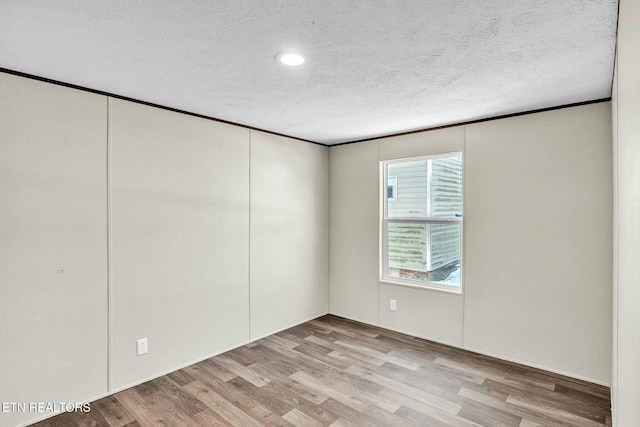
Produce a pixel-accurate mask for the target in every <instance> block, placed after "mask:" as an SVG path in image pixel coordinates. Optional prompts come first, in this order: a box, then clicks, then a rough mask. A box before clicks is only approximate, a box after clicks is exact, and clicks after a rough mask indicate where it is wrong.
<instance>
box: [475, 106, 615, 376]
mask: <svg viewBox="0 0 640 427" xmlns="http://www.w3.org/2000/svg"><path fill="white" fill-rule="evenodd" d="M610 123H611V121H610V104H609V103H598V104H593V105H588V106H583V107H577V108H567V109H562V110H556V111H549V112H545V113H540V114H532V115H526V116H520V117H514V118H511V119H505V120H500V121H490V122H484V123H478V124H473V125H469V126H466V130H465V133H466V145H465V165H466V169H465V172H466V175H465V180H466V181H465V190H466V196H465V215H466V223H465V230H466V234H465V242H466V247H465V254H466V260H465V271H464V274H465V293H466V295H465V308H464V346H465V348H467V349H469V350H473V351H477V352H480V353H486V354H491V355H495V356H498V357H503V358H505V359H509V360H514V361H518V362H523V363H525V364H531V365H535V366H540V367H542V368H549V369H552V370H554V371H558V372H562V373H567V374H569V375H573V376H576V377H579V378H585V379H588V380H594V381H597V382H600V383H609V381H610V365H611V356H610V354H611V348H610V340H611V268H612V245H611V241H612V237H611V236H612V234H611V229H612V208H611V207H612V179H611V176H612V164H611V138H610V133H611V124H610Z"/></svg>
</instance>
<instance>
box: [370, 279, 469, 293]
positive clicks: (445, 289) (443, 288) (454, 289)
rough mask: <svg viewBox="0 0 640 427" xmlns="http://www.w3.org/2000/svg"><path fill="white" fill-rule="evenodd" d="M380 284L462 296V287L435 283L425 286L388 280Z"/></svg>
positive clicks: (381, 280) (381, 281) (382, 280)
mask: <svg viewBox="0 0 640 427" xmlns="http://www.w3.org/2000/svg"><path fill="white" fill-rule="evenodd" d="M380 283H381V284H383V285H392V286H404V287H406V288H414V289H422V290H425V291H436V292H444V293H446V294H452V295H458V296H461V295H462V286H458V287H453V286H446V285H438V284H437V283H433V282H426V283H425V284H424V285H423V284H417V283H416V284H414V283H407V282H400V281H394V280H392V279H388V278H384V279H380Z"/></svg>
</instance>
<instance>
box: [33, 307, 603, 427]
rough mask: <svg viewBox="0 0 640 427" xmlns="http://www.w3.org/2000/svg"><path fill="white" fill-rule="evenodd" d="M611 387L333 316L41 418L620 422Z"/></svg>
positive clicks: (457, 426) (127, 422)
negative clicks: (80, 408) (82, 409)
mask: <svg viewBox="0 0 640 427" xmlns="http://www.w3.org/2000/svg"><path fill="white" fill-rule="evenodd" d="M609 393H610V391H609V389H608V388H607V387H603V386H600V385H596V384H590V383H587V382H585V381H581V380H577V379H574V378H568V377H564V376H562V375H559V374H554V373H548V372H545V371H542V370H540V369H535V368H529V367H526V366H522V365H518V364H515V363H512V362H506V361H502V360H498V359H494V358H491V357H487V356H482V355H479V354H476V353H471V352H469V351H466V350H461V349H458V348H453V347H449V346H446V345H444V344H438V343H433V342H429V341H427V340H424V339H421V338H416V337H411V336H408V335H404V334H401V333H398V332H394V331H388V330H385V329H382V328H378V327H376V326H371V325H364V324H362V323H358V322H354V321H350V320H347V319H343V318H339V317H336V316H330V315H327V316H323V317H320V318H318V319H315V320H312V321H310V322H306V323H303V324H301V325H298V326H295V327H292V328H289V329H287V330H284V331H281V332H279V333H277V334H274V335H271V336H269V337H265V338H263V339H260V340H257V341H255V342H252V343H250V344H248V345H245V346H242V347H239V348H236V349H234V350H231V351H229V352H226V353H224V354H221V355H219V356H216V357H212V358H210V359H207V360H204V361H202V362H199V363H196V364H193V365H190V366H187V367H186V368H184V369H180V370H178V371H175V372H172V373H170V374H167V375H165V376H161V377H158V378H156V379H154V380H151V381H147V382H146V383H144V384H140V385H138V386H135V387H132V388H130V389H127V390H124V391H121V392H119V393H116V394H114V395H112V396H107V397H105V398H103V399H100V400H98V401H95V402H93V403H92V404H91V411H90V412H88V413H79V412H78V413H63V414H60V415H58V416H55V417H52V418H50V419H48V420H45V421H41V422H39V423H37V424H35V425H37V426H70V427H80V426H92V427H94V426H95V427H99V426H104V427H126V426H128V427H138V426H143V427H147V426H158V425H161V426H174V425H175V426H181V425H182V426H186V425H190V426H191V425H192V426H220V427H222V426H224V427H227V426H234V427H235V426H243V427H244V426H248V427H258V426H282V427H290V426H305V427H306V426H335V427H354V426H357V427H361V426H385V427H386V426H396V425H397V426H428V427H438V426H440V427H443V426H447V427H482V426H486V427H498V426H514V427H515V426H517V427H548V426H553V427H561V426H565V427H567V426H569V427H577V426H580V427H601V426H611V411H610V404H611V401H610V394H609Z"/></svg>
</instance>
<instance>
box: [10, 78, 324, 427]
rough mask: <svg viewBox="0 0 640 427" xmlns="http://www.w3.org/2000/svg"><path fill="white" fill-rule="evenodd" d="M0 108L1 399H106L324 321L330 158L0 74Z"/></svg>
mask: <svg viewBox="0 0 640 427" xmlns="http://www.w3.org/2000/svg"><path fill="white" fill-rule="evenodd" d="M0 113H1V114H0V166H1V168H0V196H1V197H2V200H3V203H2V222H1V223H0V224H1V225H0V226H1V227H2V228H0V230H1V233H2V239H0V248H1V251H2V252H1V255H2V257H0V263H2V272H3V274H6V276H5V277H3V279H2V286H1V288H0V293H1V295H0V323H1V324H2V328H0V341H1V342H2V345H0V349H1V350H0V364H1V365H2V366H3V371H2V378H1V380H0V401H3V402H33V401H36V402H60V401H68V402H76V401H79V402H82V401H86V400H93V399H95V398H97V397H100V396H103V395H106V394H108V393H110V392H114V391H116V390H119V389H122V388H126V387H129V386H131V385H134V384H136V383H140V382H142V381H144V380H147V379H150V378H153V377H157V376H159V375H161V374H163V373H166V372H169V371H173V370H175V369H178V368H180V367H182V366H185V365H188V364H191V363H193V362H195V361H197V360H200V359H203V358H206V357H209V356H211V355H213V354H217V353H220V352H223V351H225V350H227V349H230V348H233V347H237V346H239V345H241V344H244V343H246V342H248V341H249V340H250V339H251V338H252V337H254V338H255V337H258V336H264V335H268V334H270V333H273V332H276V331H278V330H280V329H283V328H286V327H289V326H292V325H294V324H297V323H301V322H303V321H304V320H307V319H310V318H313V317H316V316H319V315H321V314H324V313H326V312H327V311H328V236H329V229H328V214H329V212H328V185H329V181H328V173H329V165H328V155H329V154H328V151H329V150H328V149H327V148H326V147H321V146H318V145H313V144H308V143H303V142H300V141H295V140H292V139H288V138H283V137H274V136H272V135H268V134H264V133H261V132H255V131H251V130H248V129H245V128H241V127H237V126H231V125H227V124H221V123H218V122H214V121H211V120H205V119H200V118H196V117H192V116H188V115H183V114H179V113H174V112H169V111H166V110H161V109H156V108H152V107H148V106H143V105H140V104H135V103H131V102H128V101H122V100H118V99H113V98H109V99H107V97H104V96H99V95H95V94H90V93H87V92H81V91H76V90H72V89H69V88H65V87H61V86H56V85H51V84H47V83H42V82H38V81H35V80H29V79H25V78H22V77H15V76H11V75H7V74H1V73H0ZM251 176H253V181H252V182H251V184H250V182H249V180H250V177H251ZM107 178H109V183H108V182H107V180H108V179H107ZM250 214H251V222H250ZM250 257H251V258H250ZM250 261H251V262H250ZM283 267H286V268H283ZM58 271H61V273H60V274H59V273H58ZM250 319H251V320H250ZM144 337H146V338H147V339H148V344H149V353H148V354H146V355H143V356H140V357H138V356H136V340H137V339H139V338H144ZM41 418H44V415H43V414H38V413H25V414H13V415H7V414H1V415H0V426H15V425H16V424H22V425H26V424H30V423H31V422H33V421H35V420H37V419H41Z"/></svg>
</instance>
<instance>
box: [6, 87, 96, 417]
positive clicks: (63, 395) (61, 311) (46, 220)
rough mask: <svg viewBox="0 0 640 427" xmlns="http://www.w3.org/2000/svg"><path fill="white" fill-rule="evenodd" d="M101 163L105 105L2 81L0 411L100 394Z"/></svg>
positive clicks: (70, 92)
mask: <svg viewBox="0 0 640 427" xmlns="http://www.w3.org/2000/svg"><path fill="white" fill-rule="evenodd" d="M106 156H107V98H106V97H104V96H99V95H94V94H90V93H86V92H80V91H76V90H71V89H66V88H62V87H59V86H53V85H49V84H45V83H40V82H35V81H32V80H27V79H24V78H21V77H15V76H10V75H7V74H0V200H1V202H0V272H1V277H0V366H1V367H2V368H1V373H0V402H61V401H62V402H76V401H79V400H84V399H91V398H94V397H97V396H99V395H101V394H104V393H106V392H107V163H106ZM33 417H34V414H30V413H28V412H27V413H0V425H3V426H12V425H16V424H19V423H26V422H27V421H28V420H29V419H33Z"/></svg>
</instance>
